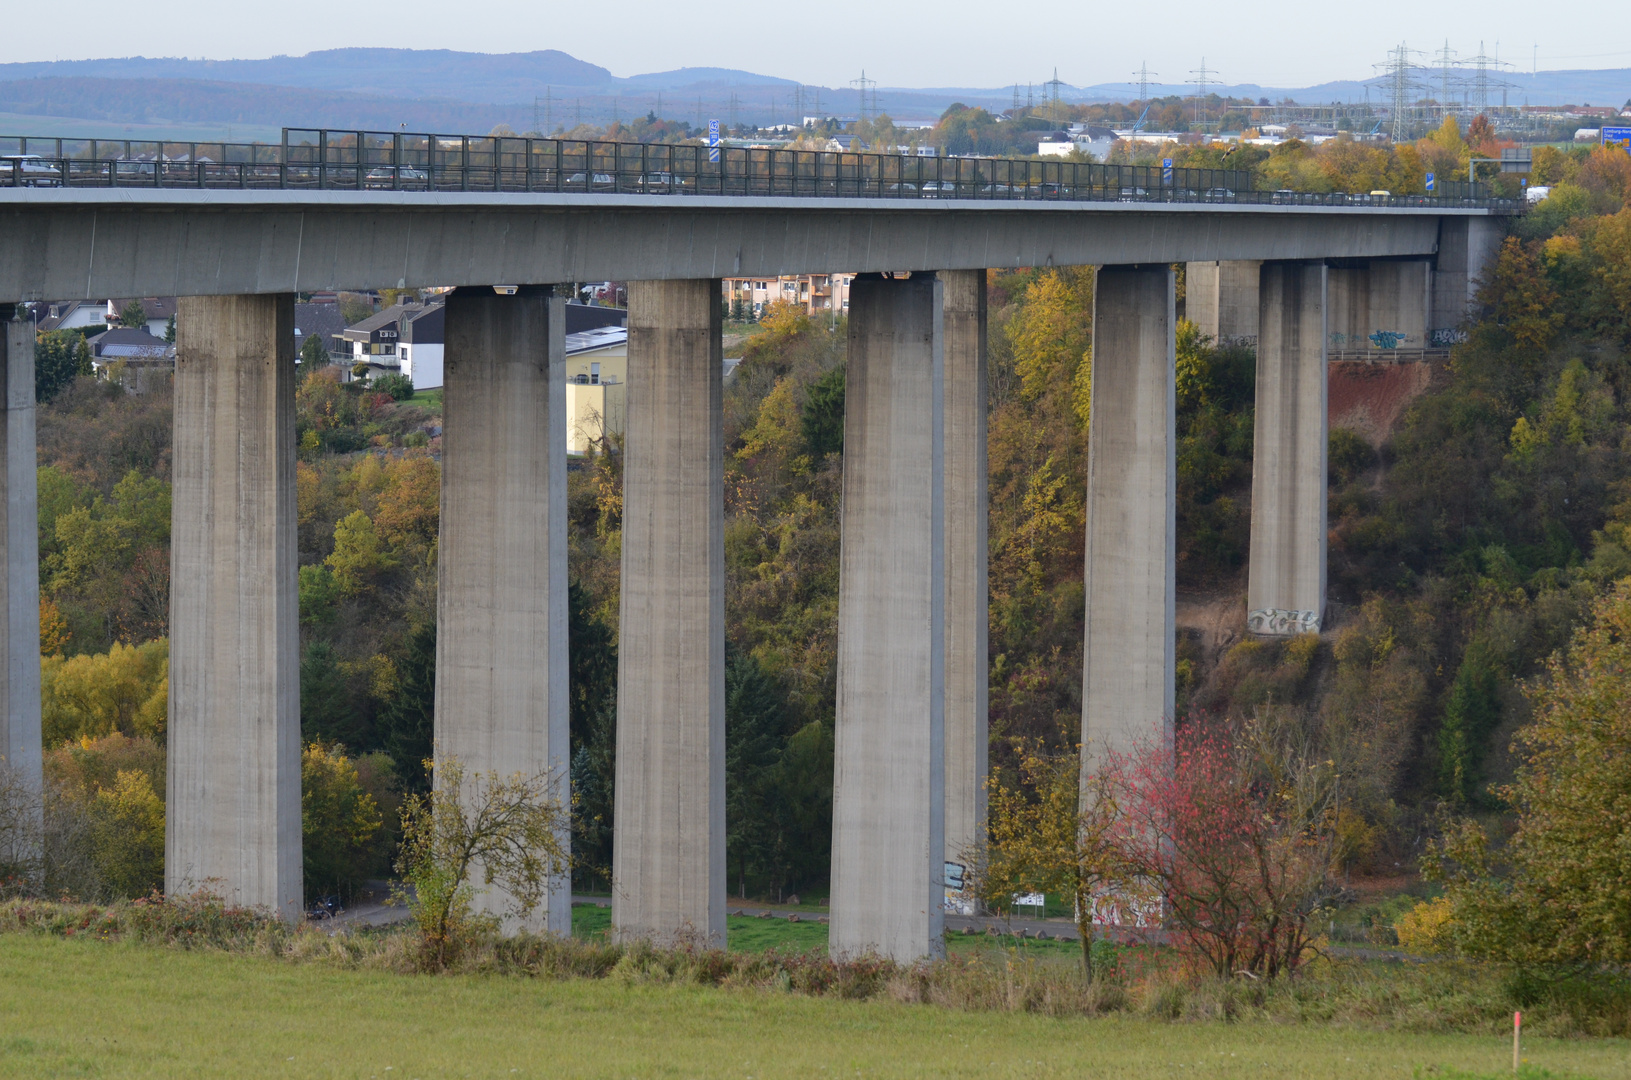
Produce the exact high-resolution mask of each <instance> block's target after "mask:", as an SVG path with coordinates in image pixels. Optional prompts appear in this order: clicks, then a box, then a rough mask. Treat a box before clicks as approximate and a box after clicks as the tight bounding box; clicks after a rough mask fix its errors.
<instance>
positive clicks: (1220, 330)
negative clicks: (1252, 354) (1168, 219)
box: [1184, 259, 1261, 345]
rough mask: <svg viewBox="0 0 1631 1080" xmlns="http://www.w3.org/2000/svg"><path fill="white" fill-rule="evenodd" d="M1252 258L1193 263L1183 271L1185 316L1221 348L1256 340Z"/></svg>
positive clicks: (1248, 343)
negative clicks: (1221, 346)
mask: <svg viewBox="0 0 1631 1080" xmlns="http://www.w3.org/2000/svg"><path fill="white" fill-rule="evenodd" d="M1260 265H1261V264H1260V263H1259V262H1257V261H1256V260H1253V259H1225V260H1223V261H1221V262H1192V263H1188V264H1187V265H1186V269H1185V271H1184V297H1185V300H1184V314H1185V317H1187V318H1188V319H1189V321H1190V322H1192V323H1194V324H1195V325H1196V326H1198V327H1200V330H1201V333H1203V334H1205V335H1207V336H1208V337H1210V338H1212V340H1214V341H1216V342H1217V343H1218V344H1220V345H1250V344H1252V343H1254V342H1255V341H1256V340H1257V268H1258V267H1259V266H1260Z"/></svg>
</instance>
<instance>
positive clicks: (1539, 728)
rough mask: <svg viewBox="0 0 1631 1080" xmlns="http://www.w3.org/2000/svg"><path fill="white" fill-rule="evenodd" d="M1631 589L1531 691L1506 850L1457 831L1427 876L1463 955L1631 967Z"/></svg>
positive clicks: (1468, 828) (1606, 605)
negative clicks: (1440, 894)
mask: <svg viewBox="0 0 1631 1080" xmlns="http://www.w3.org/2000/svg"><path fill="white" fill-rule="evenodd" d="M1628 666H1631V581H1622V582H1621V583H1620V584H1619V585H1617V586H1616V587H1615V588H1614V590H1613V592H1611V593H1610V594H1609V595H1607V596H1604V597H1603V598H1602V599H1600V600H1599V601H1597V603H1596V604H1595V605H1594V606H1593V609H1592V619H1591V624H1590V625H1589V626H1587V627H1585V628H1582V629H1581V630H1580V631H1579V632H1578V633H1577V634H1576V635H1575V638H1574V641H1573V643H1572V644H1571V645H1570V647H1569V649H1568V652H1567V654H1566V655H1565V656H1554V657H1553V659H1552V660H1551V661H1550V662H1549V663H1548V664H1547V667H1546V674H1545V676H1544V677H1543V678H1541V679H1539V680H1537V681H1536V682H1534V683H1533V684H1531V685H1530V686H1529V687H1528V694H1529V699H1530V702H1531V704H1532V705H1533V707H1534V717H1535V718H1534V720H1533V722H1531V723H1530V724H1529V725H1527V726H1525V727H1524V728H1523V729H1521V730H1520V731H1519V733H1518V736H1517V740H1516V746H1515V749H1516V750H1517V751H1518V752H1520V754H1521V761H1520V764H1519V766H1518V769H1517V774H1516V777H1515V778H1514V780H1513V782H1512V783H1511V784H1507V785H1503V786H1501V787H1500V788H1499V790H1498V794H1499V796H1500V797H1501V799H1502V800H1503V801H1505V802H1506V803H1507V804H1509V805H1511V806H1512V807H1513V809H1514V810H1515V811H1516V815H1517V829H1516V831H1515V832H1514V833H1513V835H1512V837H1511V839H1510V840H1508V841H1507V843H1506V845H1505V847H1504V848H1503V849H1501V850H1499V851H1492V850H1491V848H1490V843H1489V838H1488V834H1487V833H1486V832H1485V830H1484V828H1483V827H1482V826H1481V825H1479V824H1478V823H1476V822H1474V821H1459V822H1456V823H1454V824H1452V825H1451V826H1450V827H1449V828H1448V830H1447V832H1446V835H1445V837H1444V839H1443V840H1442V841H1441V842H1440V843H1438V844H1436V845H1434V846H1433V848H1432V849H1431V850H1430V852H1429V854H1428V857H1427V859H1426V860H1425V861H1424V869H1425V870H1426V871H1427V873H1428V874H1429V875H1430V876H1433V877H1437V878H1439V879H1441V880H1443V882H1444V884H1445V891H1446V895H1447V896H1448V897H1449V899H1450V903H1451V910H1452V912H1453V934H1452V936H1453V940H1454V942H1455V944H1456V946H1457V947H1458V948H1459V949H1460V950H1461V951H1462V952H1464V953H1466V954H1468V955H1473V956H1487V957H1493V958H1496V959H1501V960H1507V961H1511V962H1514V963H1517V964H1519V965H1522V966H1525V967H1542V968H1545V967H1551V968H1564V969H1568V968H1578V967H1582V966H1584V967H1588V968H1602V967H1604V966H1608V967H1614V968H1623V967H1624V966H1625V965H1626V964H1628V963H1631V860H1628V859H1627V858H1626V844H1627V841H1628V838H1631V797H1628V793H1631V683H1628V682H1627V681H1626V677H1625V673H1626V670H1627V668H1628Z"/></svg>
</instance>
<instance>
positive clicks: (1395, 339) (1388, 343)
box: [1370, 330, 1410, 349]
mask: <svg viewBox="0 0 1631 1080" xmlns="http://www.w3.org/2000/svg"><path fill="white" fill-rule="evenodd" d="M1409 340H1410V335H1409V334H1401V333H1399V331H1397V330H1378V331H1376V333H1374V334H1372V335H1371V336H1370V343H1371V346H1372V347H1373V348H1377V349H1397V348H1398V347H1399V346H1400V345H1403V344H1404V343H1405V342H1407V341H1409Z"/></svg>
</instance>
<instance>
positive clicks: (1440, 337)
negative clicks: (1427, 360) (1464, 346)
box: [1429, 327, 1467, 349]
mask: <svg viewBox="0 0 1631 1080" xmlns="http://www.w3.org/2000/svg"><path fill="white" fill-rule="evenodd" d="M1429 337H1430V338H1431V340H1432V342H1433V348H1435V349H1448V348H1449V347H1450V346H1451V345H1459V344H1461V343H1462V342H1463V341H1466V340H1467V332H1466V331H1465V330H1457V329H1455V328H1454V327H1451V328H1450V329H1448V330H1434V331H1433V332H1432V334H1431V335H1429Z"/></svg>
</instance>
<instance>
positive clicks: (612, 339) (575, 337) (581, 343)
mask: <svg viewBox="0 0 1631 1080" xmlns="http://www.w3.org/2000/svg"><path fill="white" fill-rule="evenodd" d="M628 340H629V331H628V328H627V327H623V326H601V327H597V328H596V329H594V330H585V331H583V332H581V333H577V334H568V335H566V355H568V356H576V355H577V354H579V353H586V352H599V351H600V350H601V349H609V348H612V347H613V346H616V345H625V344H627V343H628Z"/></svg>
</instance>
